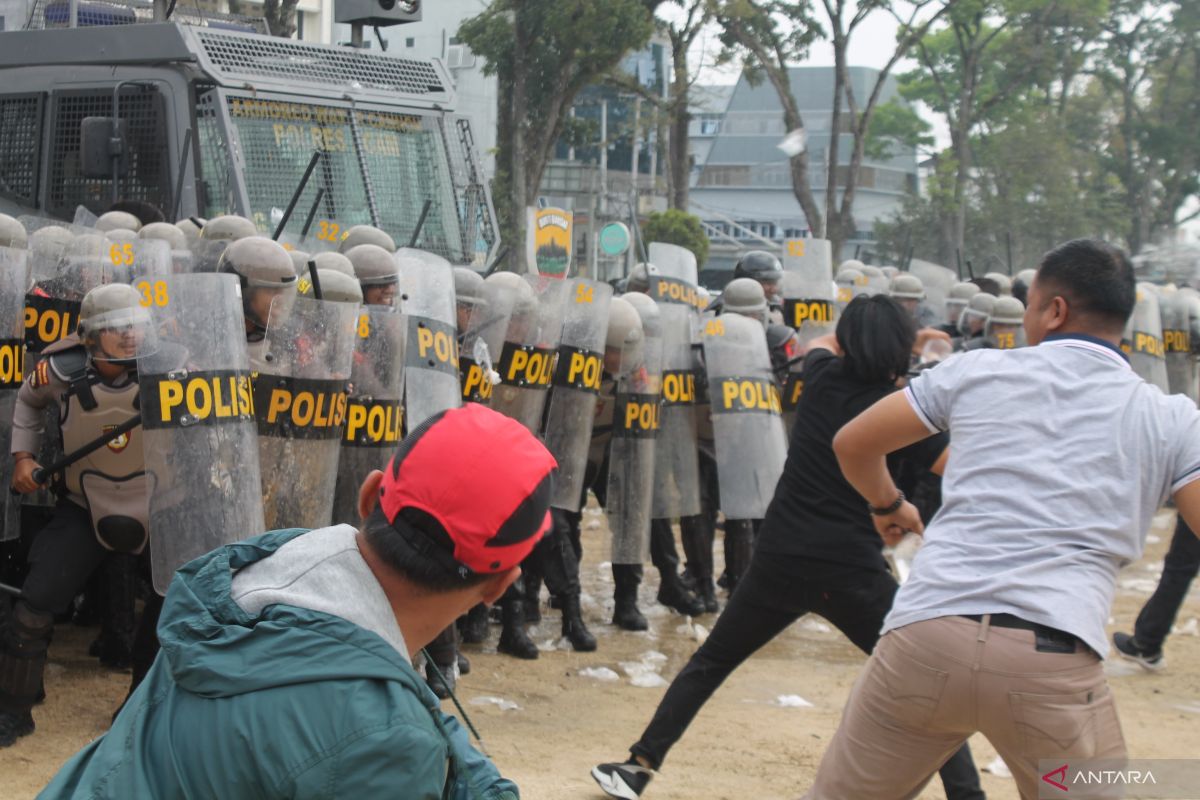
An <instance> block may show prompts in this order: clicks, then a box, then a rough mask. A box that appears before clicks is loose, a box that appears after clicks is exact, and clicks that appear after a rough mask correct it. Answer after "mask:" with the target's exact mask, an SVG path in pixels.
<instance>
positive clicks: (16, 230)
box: [0, 214, 29, 250]
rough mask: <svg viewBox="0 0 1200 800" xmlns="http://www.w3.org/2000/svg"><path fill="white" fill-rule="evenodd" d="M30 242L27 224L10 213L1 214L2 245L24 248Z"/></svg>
mask: <svg viewBox="0 0 1200 800" xmlns="http://www.w3.org/2000/svg"><path fill="white" fill-rule="evenodd" d="M28 244H29V238H28V237H27V236H26V235H25V226H24V225H22V224H21V223H20V222H18V221H17V220H15V219H13V218H12V217H10V216H9V215H8V214H0V247H11V248H12V249H13V250H24V249H25V248H26V246H27V245H28Z"/></svg>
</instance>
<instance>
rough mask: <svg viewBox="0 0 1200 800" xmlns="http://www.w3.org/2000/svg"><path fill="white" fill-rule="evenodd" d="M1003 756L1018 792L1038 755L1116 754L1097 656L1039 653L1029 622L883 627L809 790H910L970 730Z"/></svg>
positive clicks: (850, 794) (1117, 728)
mask: <svg viewBox="0 0 1200 800" xmlns="http://www.w3.org/2000/svg"><path fill="white" fill-rule="evenodd" d="M976 732H980V733H983V735H984V736H986V737H987V738H988V741H990V742H991V743H992V745H993V746H994V747H995V748H996V751H997V752H998V753H999V754H1000V756H1001V757H1002V758H1003V759H1004V761H1005V763H1006V764H1007V765H1008V767H1009V769H1010V770H1012V773H1013V778H1014V779H1015V780H1016V782H1017V788H1018V790H1019V791H1020V793H1021V797H1022V798H1023V800H1032V799H1033V798H1036V797H1037V796H1038V785H1039V782H1040V780H1041V773H1040V772H1039V770H1038V760H1039V759H1060V758H1067V757H1070V758H1074V759H1080V758H1124V757H1125V738H1124V736H1123V735H1122V733H1121V723H1120V721H1119V720H1118V719H1117V709H1116V704H1115V702H1114V699H1113V696H1112V693H1111V692H1110V691H1109V687H1108V682H1107V681H1106V680H1105V677H1104V670H1103V667H1102V662H1101V661H1100V659H1099V658H1098V657H1097V656H1096V654H1095V653H1093V652H1092V651H1091V650H1090V649H1088V648H1087V647H1085V646H1084V645H1082V644H1077V645H1076V652H1074V653H1044V652H1038V651H1037V650H1036V649H1035V635H1034V633H1033V631H1025V630H1016V629H1011V628H997V627H992V626H991V625H990V617H988V616H985V617H984V618H983V620H982V621H980V622H975V621H972V620H969V619H966V618H964V617H942V618H940V619H933V620H927V621H925V622H917V623H914V624H912V625H906V626H905V627H903V628H897V629H895V630H892V631H889V632H888V633H886V634H885V635H884V636H883V638H882V639H880V640H879V644H877V645H876V646H875V652H874V653H873V654H872V655H871V658H870V660H868V661H867V665H866V667H865V668H864V669H863V672H862V674H861V675H860V676H859V678H858V681H857V682H856V683H855V685H854V688H853V690H852V691H851V693H850V699H849V700H848V701H847V703H846V709H845V711H844V712H843V714H842V721H841V724H840V725H839V726H838V730H837V733H836V734H835V735H834V737H833V740H832V741H831V742H830V744H829V749H828V750H827V751H826V753H825V757H824V758H823V759H822V760H821V766H820V767H819V769H818V770H817V777H816V781H815V783H814V784H813V787H812V789H810V790H809V792H808V794H806V795H805V797H806V798H810V800H867V799H868V798H869V799H870V800H889V798H895V799H896V800H900V799H901V798H911V797H915V796H916V795H917V794H919V793H920V791H921V789H922V788H923V787H924V786H925V784H926V783H928V782H929V778H930V776H932V775H933V773H934V772H936V771H937V768H938V767H940V766H941V765H942V764H943V763H945V761H946V759H947V758H949V757H950V754H951V753H953V752H954V751H955V750H957V749H958V747H959V746H960V745H961V744H962V743H963V741H964V740H966V739H967V738H968V737H969V736H971V735H972V734H973V733H976Z"/></svg>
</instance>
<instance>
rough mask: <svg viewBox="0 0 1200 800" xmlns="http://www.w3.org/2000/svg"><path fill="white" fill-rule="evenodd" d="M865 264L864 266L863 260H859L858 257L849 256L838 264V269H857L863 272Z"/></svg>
mask: <svg viewBox="0 0 1200 800" xmlns="http://www.w3.org/2000/svg"><path fill="white" fill-rule="evenodd" d="M863 266H864V264H863V262H861V261H859V260H858V259H857V258H847V259H846V260H845V261H843V262H842V263H841V264H839V265H838V271H841V270H843V269H856V270H858V271H859V272H862V268H863Z"/></svg>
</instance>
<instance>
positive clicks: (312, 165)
mask: <svg viewBox="0 0 1200 800" xmlns="http://www.w3.org/2000/svg"><path fill="white" fill-rule="evenodd" d="M320 159H321V151H320V150H313V154H312V158H310V159H309V160H308V167H307V168H306V169H305V170H304V175H303V177H301V178H300V185H299V186H297V187H296V193H295V194H293V195H292V200H291V202H290V203H288V207H287V210H286V211H284V212H283V219H281V220H279V226H278V227H276V228H275V235H274V236H272V237H271V238H272V239H274V240H275V241H277V242H278V241H279V237H280V236H281V235H283V229H284V228H285V227H287V224H288V220H290V219H291V218H292V212H293V211H295V210H296V203H299V202H300V195H302V194H304V187H306V186H308V179H309V178H311V177H312V174H313V170H314V169H316V168H317V162H318V161H319V160H320Z"/></svg>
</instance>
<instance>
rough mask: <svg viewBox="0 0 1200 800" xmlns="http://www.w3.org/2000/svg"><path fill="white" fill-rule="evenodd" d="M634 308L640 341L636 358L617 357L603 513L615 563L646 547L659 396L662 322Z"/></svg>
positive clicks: (629, 560) (630, 560) (635, 559)
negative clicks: (641, 335) (618, 370)
mask: <svg viewBox="0 0 1200 800" xmlns="http://www.w3.org/2000/svg"><path fill="white" fill-rule="evenodd" d="M637 308H638V313H639V314H640V315H641V317H642V329H643V333H644V339H643V342H642V343H641V345H640V346H639V348H638V352H637V356H638V357H636V358H632V359H624V358H623V359H622V362H623V363H622V369H621V376H620V377H619V378H618V379H617V394H616V398H615V400H614V403H613V433H612V443H611V445H610V446H609V466H608V495H607V498H606V499H607V505H606V507H605V510H606V511H607V512H608V527H609V530H610V531H611V532H612V562H613V563H614V564H641V563H642V562H644V561H645V560H646V558H647V555H648V552H649V547H650V521H651V519H652V511H653V508H652V504H653V499H654V461H655V458H654V451H655V440H656V438H657V436H658V432H659V424H660V423H659V420H660V412H661V406H660V401H661V398H662V346H663V340H662V320H661V316H660V315H659V309H658V308H657V306H653V307H651V308H650V309H646V308H645V307H643V306H641V305H639V306H638V307H637ZM628 361H633V363H627V362H628Z"/></svg>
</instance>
